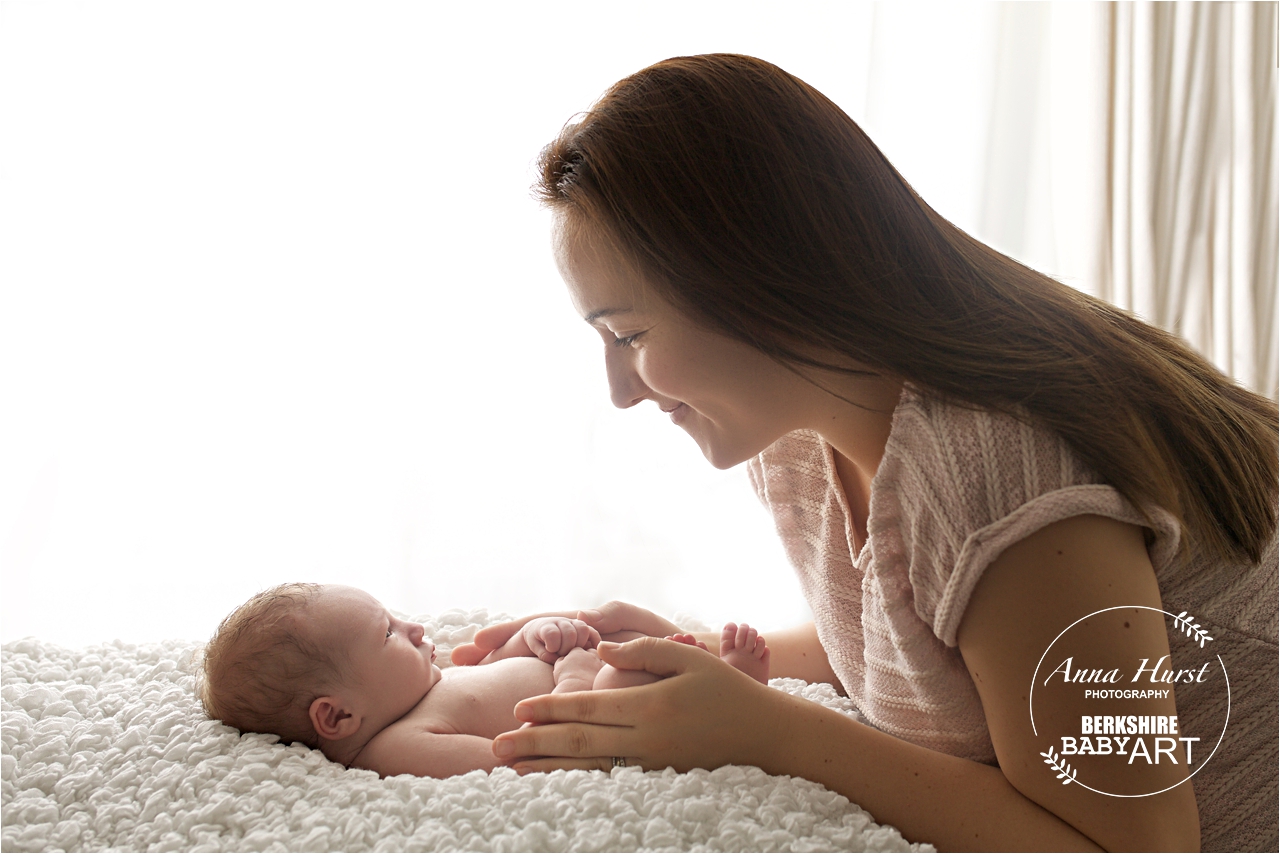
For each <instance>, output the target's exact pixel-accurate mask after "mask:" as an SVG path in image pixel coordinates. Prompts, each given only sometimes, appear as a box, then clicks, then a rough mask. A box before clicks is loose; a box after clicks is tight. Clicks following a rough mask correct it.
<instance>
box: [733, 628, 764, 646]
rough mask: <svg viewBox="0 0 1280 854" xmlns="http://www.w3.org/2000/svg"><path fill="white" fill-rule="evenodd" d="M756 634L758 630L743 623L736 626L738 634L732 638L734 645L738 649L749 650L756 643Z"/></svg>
mask: <svg viewBox="0 0 1280 854" xmlns="http://www.w3.org/2000/svg"><path fill="white" fill-rule="evenodd" d="M758 636H759V632H757V631H756V630H755V629H753V628H751V627H750V626H748V625H747V624H746V623H743V624H741V625H740V626H738V635H737V637H735V638H734V642H735V643H734V646H736V647H737V648H738V649H745V650H750V649H752V648H753V647H754V646H755V645H756V637H758Z"/></svg>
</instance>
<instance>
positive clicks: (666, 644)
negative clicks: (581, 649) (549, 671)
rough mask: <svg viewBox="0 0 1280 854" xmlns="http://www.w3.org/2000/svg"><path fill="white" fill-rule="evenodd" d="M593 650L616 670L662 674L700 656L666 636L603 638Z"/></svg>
mask: <svg viewBox="0 0 1280 854" xmlns="http://www.w3.org/2000/svg"><path fill="white" fill-rule="evenodd" d="M596 651H597V652H599V653H600V658H601V659H603V660H604V662H605V663H606V664H612V665H613V666H614V667H616V668H618V669H619V670H646V671H648V672H649V673H652V674H654V675H655V676H662V677H667V676H674V675H675V674H677V673H683V672H684V671H685V670H686V669H687V668H688V667H689V666H690V665H691V664H692V663H695V662H698V661H699V660H701V656H702V652H701V650H699V649H698V648H697V647H693V646H689V645H688V644H683V643H678V642H676V641H669V640H667V639H666V638H637V639H636V640H633V641H630V642H628V643H623V644H617V643H609V642H607V641H605V642H602V643H601V644H600V645H599V646H597V647H596ZM517 708H519V706H517Z"/></svg>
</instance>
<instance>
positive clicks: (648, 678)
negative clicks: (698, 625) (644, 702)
mask: <svg viewBox="0 0 1280 854" xmlns="http://www.w3.org/2000/svg"><path fill="white" fill-rule="evenodd" d="M667 640H670V641H675V642H676V643H687V644H689V645H690V646H696V647H701V648H702V649H706V648H707V645H706V644H705V643H699V642H698V641H697V639H695V638H694V636H693V635H668V636H667ZM661 678H662V677H661V676H654V675H653V674H652V673H649V672H648V671H645V670H619V669H618V668H616V667H614V666H613V665H612V664H606V665H605V666H604V667H602V668H600V672H599V673H598V674H596V684H595V686H594V687H595V690H597V691H601V690H604V689H606V688H634V687H635V686H637V685H648V684H649V683H650V682H657V681H658V680H659V679H661Z"/></svg>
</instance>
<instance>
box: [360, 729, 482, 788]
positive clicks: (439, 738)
mask: <svg viewBox="0 0 1280 854" xmlns="http://www.w3.org/2000/svg"><path fill="white" fill-rule="evenodd" d="M501 764H502V763H501V762H499V761H498V759H497V758H496V757H495V756H494V755H493V741H492V739H488V738H483V737H481V736H478V735H455V734H444V733H436V732H427V731H426V730H424V729H421V728H420V727H410V726H399V727H398V726H396V725H394V724H392V725H391V726H389V727H387V728H386V729H384V730H383V731H382V732H380V733H378V734H377V735H376V736H374V737H373V740H372V741H370V742H369V743H368V744H367V745H365V748H364V750H362V751H360V753H359V755H357V756H356V758H355V760H354V761H353V762H352V763H351V767H352V768H367V769H368V770H370V771H377V772H378V775H379V776H381V777H394V776H395V775H397V774H413V775H414V776H416V777H437V778H444V777H452V776H454V775H455V774H465V773H467V772H468V771H475V770H477V769H479V770H482V771H492V770H493V769H494V768H496V767H497V766H499V765H501Z"/></svg>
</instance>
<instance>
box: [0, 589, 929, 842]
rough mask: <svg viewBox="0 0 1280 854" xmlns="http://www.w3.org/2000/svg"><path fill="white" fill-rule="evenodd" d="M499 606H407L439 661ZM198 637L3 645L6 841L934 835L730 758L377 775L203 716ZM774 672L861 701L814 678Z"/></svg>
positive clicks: (817, 693)
mask: <svg viewBox="0 0 1280 854" xmlns="http://www.w3.org/2000/svg"><path fill="white" fill-rule="evenodd" d="M496 619H498V617H497V616H495V617H493V618H490V615H489V614H488V613H487V612H486V611H473V612H470V613H466V612H462V611H450V612H447V613H445V614H443V615H440V616H438V617H434V618H433V617H425V618H419V621H420V622H422V623H423V624H424V625H425V626H426V628H427V633H428V634H429V635H430V636H431V637H432V638H433V639H434V640H435V642H436V644H437V646H438V647H439V648H440V651H441V653H442V654H441V659H442V660H446V661H447V659H448V655H447V653H448V651H449V649H451V648H452V647H453V646H454V645H455V644H458V643H461V642H464V641H467V640H470V638H471V637H472V635H473V634H474V633H475V630H476V629H477V628H479V627H480V626H483V625H487V624H489V623H490V622H493V621H495V620H496ZM198 649H199V644H197V643H193V642H190V641H167V642H164V643H155V644H143V645H133V644H124V643H118V642H117V643H114V644H104V645H99V646H91V647H87V648H83V649H67V648H64V647H61V646H57V645H54V644H49V643H43V642H40V641H37V640H32V639H26V640H21V641H16V642H13V643H8V644H5V645H4V647H3V687H2V689H0V693H2V695H3V719H2V721H0V737H2V740H3V775H2V777H3V789H2V795H3V807H2V814H0V820H2V822H0V823H2V824H3V829H2V831H0V833H2V836H3V838H2V842H3V845H2V847H3V850H4V851H52V850H67V851H72V850H76V851H88V850H103V849H123V850H134V851H149V850H150V851H405V850H420V851H932V850H933V849H932V848H931V847H930V846H928V845H911V844H908V843H907V842H906V841H905V840H904V839H903V838H902V836H901V835H900V834H899V833H898V831H897V830H895V829H894V828H892V827H886V826H881V825H877V824H876V823H875V822H874V821H873V820H872V818H871V816H870V815H869V814H868V813H867V812H865V811H864V810H862V809H860V808H859V807H857V806H856V805H854V804H851V803H850V802H849V801H848V800H847V799H846V798H844V797H842V796H841V795H837V794H835V793H834V792H831V791H829V790H827V789H825V788H823V787H822V786H820V785H818V784H816V783H811V782H809V781H807V780H802V779H798V778H792V777H774V776H770V775H768V774H765V773H764V772H763V771H761V770H759V769H757V768H750V767H743V766H729V767H725V768H720V769H718V770H716V771H710V772H708V771H693V772H690V773H687V774H677V773H675V772H674V771H672V770H670V769H668V770H666V771H650V772H644V771H642V770H640V769H638V768H621V769H615V770H614V771H613V772H612V773H608V774H606V773H604V772H602V771H567V772H566V771H557V772H554V773H551V774H530V775H528V776H526V777H520V776H519V775H517V774H516V773H515V772H514V771H511V770H509V769H505V768H504V769H498V770H497V771H495V772H493V773H492V774H486V773H484V772H482V771H474V772H472V773H470V774H465V775H462V776H459V777H453V778H450V779H448V780H432V779H426V778H419V777H410V776H407V775H406V776H400V777H393V778H390V779H385V780H383V779H379V778H378V776H377V775H376V774H374V773H372V772H370V771H359V770H352V769H347V768H344V767H342V766H341V765H338V764H335V763H333V762H330V761H328V760H327V759H326V758H325V757H324V755H323V754H321V753H320V752H319V751H315V750H309V749H307V748H305V747H303V746H301V745H293V746H286V745H283V744H279V743H277V739H276V738H275V737H274V736H263V735H243V736H242V735H240V733H239V732H238V731H236V730H234V729H231V728H230V727H226V726H223V725H222V724H220V723H218V722H217V721H211V720H209V719H208V718H207V717H206V716H205V715H204V712H203V710H202V709H201V707H200V703H199V701H198V700H197V699H196V695H195V688H194V685H195V680H194V676H193V675H192V672H191V667H190V662H191V661H192V658H193V655H194V654H195V653H196V652H197V650H198ZM771 684H772V685H773V686H774V687H775V688H777V689H779V690H783V691H787V692H789V693H792V694H795V695H797V696H801V697H804V698H805V699H808V700H812V701H814V702H817V703H821V704H822V705H824V706H827V707H829V708H832V709H836V710H838V711H840V712H843V713H845V714H850V715H855V716H856V714H857V713H856V711H855V710H854V709H853V707H852V706H851V704H850V703H849V701H848V700H846V699H844V698H842V697H840V696H839V695H837V694H836V693H835V692H834V691H833V690H832V689H831V687H830V686H828V685H809V684H806V683H804V682H801V681H799V680H794V679H775V680H773V682H772V683H771Z"/></svg>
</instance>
